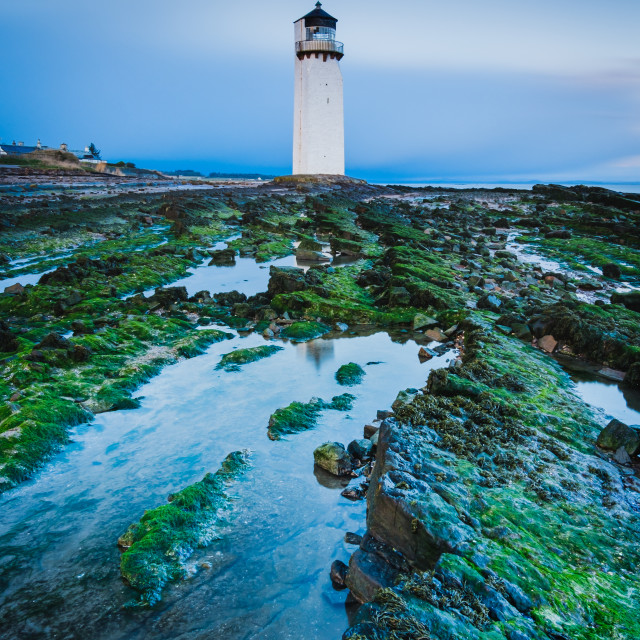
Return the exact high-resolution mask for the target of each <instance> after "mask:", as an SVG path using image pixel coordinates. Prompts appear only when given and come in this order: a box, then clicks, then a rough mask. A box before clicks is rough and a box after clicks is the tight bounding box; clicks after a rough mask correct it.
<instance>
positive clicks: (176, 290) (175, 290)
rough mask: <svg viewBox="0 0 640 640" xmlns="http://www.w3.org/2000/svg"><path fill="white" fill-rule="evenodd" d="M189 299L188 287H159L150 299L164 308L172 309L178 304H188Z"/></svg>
mask: <svg viewBox="0 0 640 640" xmlns="http://www.w3.org/2000/svg"><path fill="white" fill-rule="evenodd" d="M188 299H189V294H188V293H187V288H186V287H159V288H158V289H156V290H155V293H154V294H153V295H152V296H151V297H150V298H149V300H150V301H152V302H158V303H160V304H161V305H162V306H164V307H170V306H171V305H172V304H175V303H176V302H186V301H187V300H188Z"/></svg>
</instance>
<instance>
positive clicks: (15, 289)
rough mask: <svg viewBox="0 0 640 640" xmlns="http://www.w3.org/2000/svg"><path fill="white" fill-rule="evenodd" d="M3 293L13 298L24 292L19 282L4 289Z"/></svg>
mask: <svg viewBox="0 0 640 640" xmlns="http://www.w3.org/2000/svg"><path fill="white" fill-rule="evenodd" d="M4 292H5V293H9V294H11V295H13V296H17V295H20V294H21V293H23V292H24V287H23V286H22V285H21V284H20V283H19V282H16V283H15V284H12V285H11V286H10V287H5V288H4Z"/></svg>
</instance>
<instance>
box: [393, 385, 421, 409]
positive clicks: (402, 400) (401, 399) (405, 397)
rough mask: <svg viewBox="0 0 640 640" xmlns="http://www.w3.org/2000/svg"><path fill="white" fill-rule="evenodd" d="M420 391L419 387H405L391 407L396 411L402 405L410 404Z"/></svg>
mask: <svg viewBox="0 0 640 640" xmlns="http://www.w3.org/2000/svg"><path fill="white" fill-rule="evenodd" d="M418 393H420V392H419V391H418V389H411V388H410V389H405V390H404V391H400V393H398V395H397V396H396V399H395V400H394V401H393V404H392V405H391V408H392V409H393V410H394V411H397V410H398V409H399V408H400V407H403V406H404V405H405V404H409V403H410V402H411V401H412V400H413V399H414V398H415V397H416V396H417V395H418Z"/></svg>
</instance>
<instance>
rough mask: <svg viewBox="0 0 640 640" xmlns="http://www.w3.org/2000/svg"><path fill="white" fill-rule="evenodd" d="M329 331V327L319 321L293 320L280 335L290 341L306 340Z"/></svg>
mask: <svg viewBox="0 0 640 640" xmlns="http://www.w3.org/2000/svg"><path fill="white" fill-rule="evenodd" d="M329 331H331V328H330V327H328V326H327V325H324V324H322V323H320V322H294V323H293V324H291V325H289V326H288V327H285V328H284V329H283V330H282V332H281V334H280V335H281V336H282V337H283V338H288V339H289V340H291V341H292V342H307V341H308V340H314V339H315V338H319V337H320V336H323V335H324V334H325V333H329Z"/></svg>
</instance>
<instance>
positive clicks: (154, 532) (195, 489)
mask: <svg viewBox="0 0 640 640" xmlns="http://www.w3.org/2000/svg"><path fill="white" fill-rule="evenodd" d="M248 468H249V457H248V453H247V452H246V451H235V452H234V453H230V454H229V455H228V456H227V457H226V458H225V460H224V462H223V463H222V466H221V467H220V469H218V471H216V472H215V473H208V474H207V475H206V476H205V477H204V478H203V479H202V480H201V481H200V482H196V483H195V484H192V485H190V486H188V487H187V488H186V489H183V490H182V491H180V492H178V493H175V494H172V495H171V496H169V504H166V505H163V506H160V507H156V508H155V509H152V510H150V511H146V512H145V514H144V515H143V516H142V518H141V519H140V522H139V523H136V524H132V525H131V526H130V527H129V528H128V529H127V531H126V532H125V533H124V534H123V535H122V536H120V538H119V539H118V546H120V547H121V548H122V549H124V550H125V551H124V553H123V554H122V557H121V559H120V571H121V573H122V577H123V578H124V579H125V580H126V581H127V583H128V584H129V585H130V586H131V587H133V588H134V589H136V591H138V592H139V593H140V604H143V605H152V604H154V603H156V602H157V601H158V600H160V597H161V592H162V589H163V588H164V586H165V585H166V584H167V583H168V582H170V581H173V580H178V579H180V578H184V577H186V562H187V560H188V559H189V557H190V556H191V554H192V553H193V552H194V551H195V549H196V548H198V547H205V546H207V545H209V544H211V542H212V541H213V540H215V539H216V537H217V536H218V535H219V534H218V527H219V526H221V525H222V524H223V522H224V517H225V515H226V510H227V507H228V506H229V502H230V499H229V496H228V494H227V487H228V485H229V484H230V483H231V482H232V481H233V480H235V479H237V478H238V477H240V476H241V475H242V474H243V473H245V472H246V470H247V469H248Z"/></svg>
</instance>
